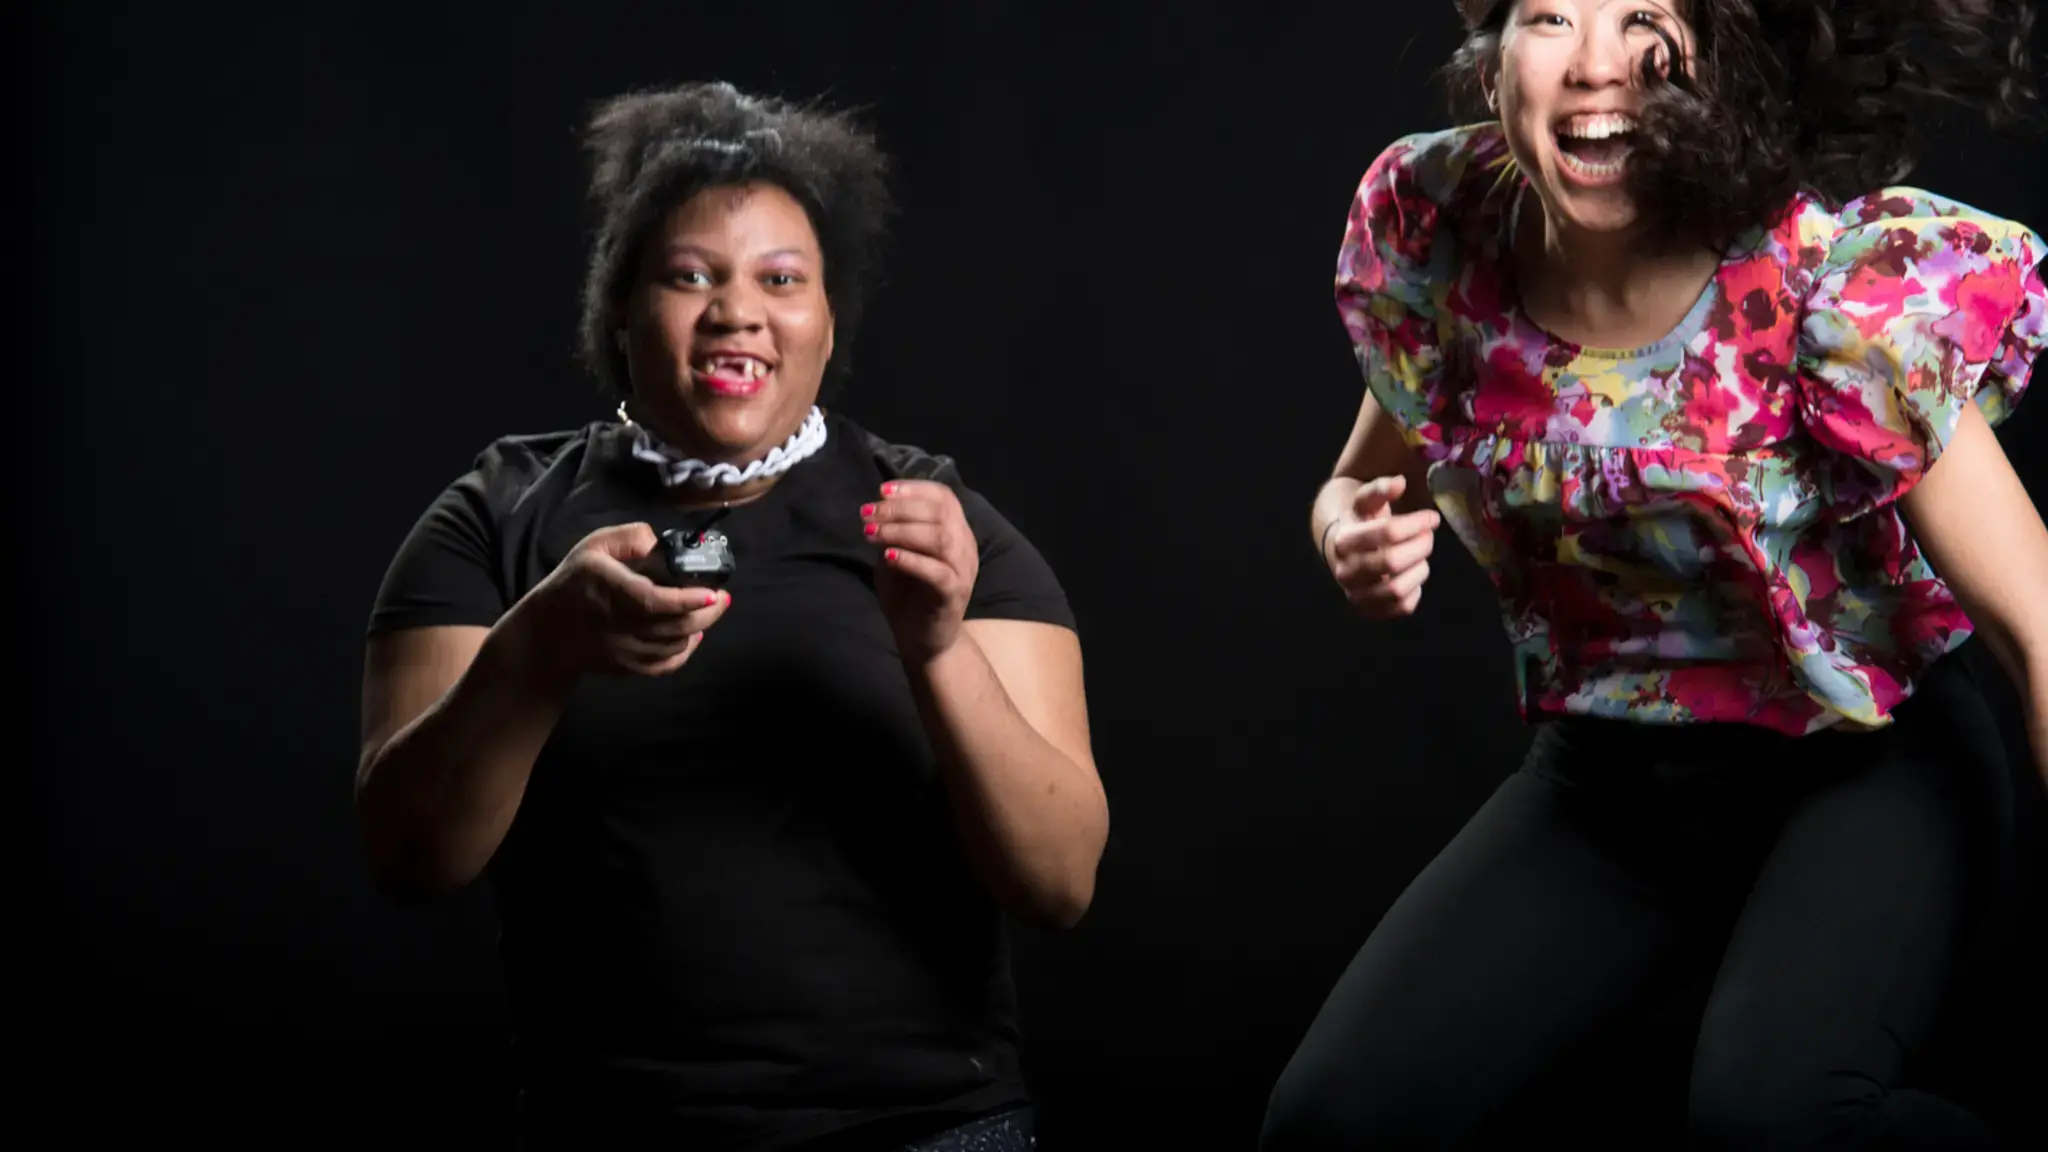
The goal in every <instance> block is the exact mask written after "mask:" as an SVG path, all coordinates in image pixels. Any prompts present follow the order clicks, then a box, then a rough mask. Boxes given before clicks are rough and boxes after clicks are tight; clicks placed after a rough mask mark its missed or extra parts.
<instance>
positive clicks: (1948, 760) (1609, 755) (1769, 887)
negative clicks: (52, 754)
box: [1262, 656, 2010, 1152]
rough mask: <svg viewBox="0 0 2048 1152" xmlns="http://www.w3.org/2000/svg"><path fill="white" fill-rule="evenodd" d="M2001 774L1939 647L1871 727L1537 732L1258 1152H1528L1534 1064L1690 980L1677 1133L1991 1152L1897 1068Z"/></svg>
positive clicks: (1953, 667) (1997, 752) (1411, 893)
mask: <svg viewBox="0 0 2048 1152" xmlns="http://www.w3.org/2000/svg"><path fill="white" fill-rule="evenodd" d="M2006 780H2007V776H2006V774H2005V768H2004V759H2003V751H2002V747H2001V745H2000V744H1999V740H1998V733H1997V729H1996V727H1995V725H1994V723H1993V721H1992V718H1991V715H1990V712H1989V710H1988V709H1987V707H1986V706H1985V703H1984V701H1983V699H1982V697H1981V696H1980V695H1979V693H1978V692H1977V689H1976V686H1975V684H1974V682H1973V681H1972V680H1971V679H1970V676H1969V673H1968V671H1967V666H1966V665H1965V664H1964V663H1963V661H1961V660H1959V659H1957V658H1956V657H1953V656H1951V657H1950V658H1948V659H1945V660H1943V661H1942V662H1940V663H1939V664H1938V665H1937V666H1936V667H1935V668H1934V670H1933V672H1932V673H1931V674H1930V676H1929V677H1928V679H1927V680H1926V682H1925V685H1924V687H1923V688H1922V689H1921V691H1920V692H1919V693H1917V694H1916V695H1915V697H1914V699H1913V700H1911V701H1909V702H1908V703H1906V704H1905V705H1903V706H1902V707H1901V708H1900V709H1899V710H1898V713H1897V720H1896V722H1895V723H1894V724H1893V725H1892V726H1891V727H1889V728H1887V729H1884V730H1880V731H1878V732H1874V733H1850V732H1830V733H1821V734H1816V735H1812V736H1807V737H1803V738H1791V737H1786V736H1782V735H1779V734H1776V733H1772V732H1769V731H1766V730H1763V729H1756V728H1748V727H1743V726H1736V725H1708V726H1700V727H1696V728H1658V727H1652V726H1647V725H1633V724H1629V723H1627V722H1623V721H1608V720H1577V719H1573V720H1561V721H1555V722H1551V723H1548V724H1545V725H1543V726H1541V727H1540V728H1539V730H1538V735H1537V738H1536V740H1535V743H1534V746H1533V747H1532V749H1531V751H1530V753H1529V756H1528V759H1527V760H1526V761H1525V762H1524V764H1523V766H1522V769H1521V771H1519V772H1518V773H1516V774H1515V775H1513V776H1511V777H1509V778H1508V780H1507V781H1505V782H1504V783H1503V784H1502V785H1501V787H1500V788H1499V790H1498V791H1497V792H1496V793H1495V794H1494V795H1493V797H1492V798H1491V799H1490V800H1489V801H1488V802H1487V803H1486V804H1485V805H1484V806H1482V808H1481V809H1480V811H1479V812H1478V813H1477V814H1476V815H1475V816H1474V817H1473V818H1472V820H1471V821H1470V823H1469V824H1467V825H1466V827H1465V828H1464V829H1463V830H1462V831H1461V832H1460V833H1459V835H1458V836H1457V837H1456V838H1454V839H1453V840H1452V842H1451V843H1450V845H1449V846H1447V847H1446V848H1445V849H1444V851H1443V852H1442V853H1441V854H1440V855H1439V856H1438V857H1437V858H1436V859H1435V860H1434V861H1433V862H1432V863H1431V864H1430V865H1429V866H1428V868H1426V869H1425V870H1424V871H1423V872H1422V874H1421V875H1420V876H1418V877H1417V878H1416V880H1415V881H1414V883H1413V884H1412V885H1410V887H1409V888H1408V890H1407V891H1406V892H1404V893H1403V894H1402V896H1401V898H1400V899H1399V900H1398V901H1396V902H1395V904H1394V906H1393V907H1392V908H1391V909H1389V910H1388V912H1387V914H1386V916H1385V917H1384V918H1383V919H1382V920H1381V922H1380V924H1379V926H1378V928H1377V929H1375V931H1374V932H1373V934H1372V936H1371V937H1370V938H1369V939H1368V940H1367V941H1366V943H1365V946H1364V947H1363V948H1362V949H1361V950H1360V951H1359V953H1358V956H1357V957H1356V958H1355V959H1354V960H1353V961H1352V963H1351V966H1350V967H1349V968H1348V969H1347V970H1346V972H1345V973H1344V975H1343V977H1342V978H1341V979H1340V980H1339V982H1338V984H1337V986H1336V988H1335V989H1334V990H1333V991H1332V992H1331V994H1330V996H1329V999H1328V1000H1327V1001H1326V1002H1325V1004H1324V1006H1323V1009H1322V1011H1321V1012H1320V1014H1319V1015H1318V1016H1317V1018H1316V1020H1315V1022H1314V1024H1313V1025H1312V1026H1311V1028H1310V1029H1309V1032H1308V1034H1307V1036H1306V1038H1305V1039H1304V1040H1303V1041H1302V1043H1301V1046H1300V1048H1299V1049H1298V1050H1297V1051H1296V1053H1295V1055H1294V1058H1293V1060H1292V1061H1291V1062H1290V1063H1289V1065H1288V1067H1287V1070H1286V1071H1285V1073H1284V1074H1283V1075H1282V1077H1281V1079H1280V1081H1279V1083H1278V1084H1277V1085H1276V1087H1275V1088H1274V1091H1273V1094H1272V1099H1271V1103H1270V1106H1269V1110H1268V1113H1267V1119H1266V1129H1265V1134H1264V1139H1263V1142H1262V1147H1263V1148H1264V1149H1266V1150H1267V1152H1299V1150H1305V1149H1340V1148H1341V1149H1350V1148H1452V1147H1468V1146H1474V1145H1475V1144H1479V1145H1480V1146H1493V1143H1492V1142H1493V1141H1496V1140H1497V1141H1498V1142H1499V1143H1500V1145H1501V1146H1505V1147H1522V1146H1526V1140H1527V1133H1526V1132H1517V1131H1512V1130H1511V1129H1512V1128H1513V1127H1514V1125H1513V1124H1512V1123H1511V1122H1510V1118H1511V1117H1512V1116H1513V1115H1514V1114H1515V1112H1516V1109H1515V1108H1514V1107H1513V1106H1514V1105H1516V1104H1518V1103H1520V1102H1522V1101H1523V1100H1525V1099H1526V1096H1525V1094H1527V1093H1531V1092H1540V1091H1542V1090H1543V1085H1544V1079H1545V1076H1546V1074H1547V1073H1548V1072H1549V1071H1550V1070H1551V1069H1553V1068H1554V1067H1556V1066H1557V1065H1559V1064H1560V1063H1561V1062H1562V1061H1564V1060H1566V1059H1567V1058H1568V1057H1569V1056H1571V1055H1572V1054H1573V1053H1575V1052H1578V1051H1582V1050H1584V1049H1585V1048H1586V1046H1587V1045H1588V1044H1589V1043H1590V1042H1592V1041H1593V1040H1594V1039H1595V1037H1596V1036H1598V1035H1600V1034H1602V1033H1604V1032H1606V1031H1607V1030H1610V1029H1616V1028H1623V1027H1626V1026H1628V1025H1629V1024H1630V1023H1631V1022H1632V1021H1635V1020H1639V1019H1642V1018H1643V1017H1644V1016H1646V1015H1647V1014H1653V1013H1655V1012H1657V1011H1658V1010H1659V1007H1660V1005H1661V1004H1663V1003H1664V1002H1665V1001H1666V1000H1667V998H1669V997H1672V996H1674V995H1677V994H1679V993H1680V992H1681V990H1682V989H1684V988H1685V987H1687V986H1688V985H1689V984H1693V983H1695V982H1699V981H1707V982H1710V983H1711V992H1710V994H1709V995H1708V997H1707V1000H1706V1009H1705V1015H1704V1018H1703V1019H1702V1020H1701V1021H1700V1024H1699V1032H1698V1035H1697V1039H1696V1043H1695V1045H1694V1048H1693V1057H1692V1061H1691V1083H1690V1086H1689V1092H1688V1093H1687V1094H1686V1098H1687V1109H1686V1111H1687V1115H1686V1116H1685V1117H1683V1118H1680V1121H1679V1122H1680V1123H1682V1124H1683V1125H1684V1128H1685V1133H1686V1134H1685V1136H1683V1137H1681V1138H1679V1142H1681V1143H1683V1144H1684V1146H1687V1147H1693V1148H1702V1149H1723V1148H1726V1149H1744V1150H1768V1149H1775V1148H1809V1147H1811V1148H1820V1147H1828V1148H1835V1147H1856V1148H1864V1147H1883V1148H1901V1149H1904V1148H1926V1149H1937V1148H1939V1149H1955V1150H1961V1149H1970V1148H1983V1147H1991V1146H1993V1137H1992V1135H1991V1134H1990V1132H1989V1131H1988V1130H1987V1129H1986V1128H1985V1126H1984V1125H1983V1124H1982V1123H1981V1122H1980V1121H1979V1120H1978V1119H1977V1118H1976V1117H1974V1116H1972V1115H1970V1114H1969V1113H1968V1112H1966V1111H1965V1110H1963V1109H1962V1108H1960V1107H1957V1106H1956V1105H1954V1104H1952V1103H1950V1102H1949V1101H1947V1100H1944V1099H1942V1098H1940V1097H1938V1096H1935V1095H1933V1094H1930V1093H1928V1092H1926V1091H1922V1090H1916V1089H1915V1087H1914V1085H1913V1083H1912V1078H1911V1074H1912V1056H1913V1055H1914V1053H1915V1052H1916V1050H1917V1049H1918V1048H1919V1047H1920V1045H1921V1044H1922V1043H1923V1041H1924V1040H1925V1039H1926V1038H1927V1037H1928V1036H1929V1034H1930V1029H1931V1028H1932V1027H1933V1025H1934V1023H1935V1021H1936V1018H1937V1012H1938V1009H1939V1007H1940V1003H1941V1000H1942V996H1943V994H1944V992H1945V991H1946V990H1947V989H1948V988H1949V986H1950V985H1949V981H1950V979H1951V976H1952V974H1953V973H1954V972H1955V971H1956V964H1957V959H1958V955H1959V952H1960V949H1961V947H1962V945H1963V944H1964V942H1965V941H1967V940H1968V938H1969V933H1970V928H1971V927H1972V925H1973V922H1974V921H1975V918H1976V917H1977V915H1978V913H1979V911H1980V910H1981V909H1982V907H1983V899H1982V898H1983V895H1984V893H1985V892H1987V891H1989V890H1991V889H1992V886H1991V885H1989V884H1987V883H1986V881H1987V879H1988V878H1990V876H1991V869H1993V868H1998V867H2003V866H2004V863H2005V860H2004V855H2003V852H2002V845H2004V844H2005V843H2006V841H2005V839H2004V838H2003V837H2002V836H2001V835H1999V831H2000V828H2001V825H2002V823H2003V822H2004V821H2005V820H2006V819H2007V818H2008V817H2009V810H2008V808H2007V807H2006V805H2007V803H2009V800H2010V794H2009V792H2008V791H2006V790H2005V782H2006ZM1681 1074H1682V1073H1681ZM1600 1106H1601V1105H1600V1102H1598V1101H1592V1102H1589V1103H1588V1107H1593V1108H1598V1107H1600ZM1676 1127H1677V1125H1675V1124H1674V1125H1673V1128H1674V1129H1675V1128H1676ZM1641 1146H1646V1147H1647V1146H1654V1147H1665V1146H1671V1145H1667V1144H1666V1143H1665V1142H1664V1141H1663V1140H1662V1139H1661V1138H1645V1139H1644V1140H1643V1142H1642V1144H1641Z"/></svg>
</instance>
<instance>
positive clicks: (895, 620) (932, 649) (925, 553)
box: [860, 480, 981, 661]
mask: <svg viewBox="0 0 2048 1152" xmlns="http://www.w3.org/2000/svg"><path fill="white" fill-rule="evenodd" d="M860 515H861V520H862V521H863V531H865V532H866V533H867V537H868V539H869V540H871V541H873V542H874V543H875V544H876V545H877V546H878V547H880V548H881V549H882V562H881V564H880V565H879V566H878V568H877V570H876V572H875V594H876V595H877V596H878V597H879V598H880V599H881V602H882V613H883V615H885V616H886V617H888V620H889V627H890V630H891V631H893V632H894V633H895V634H896V648H897V650H898V652H899V653H900V654H901V655H902V657H903V659H905V660H909V661H922V660H929V659H931V658H932V657H935V656H937V655H939V654H940V653H942V652H944V651H946V650H947V649H948V648H950V647H952V646H953V642H954V641H955V640H957V639H958V638H959V636H960V621H961V619H962V617H964V616H965V615H966V612H967V600H968V598H969V597H970V596H972V595H973V594H974V581H975V577H976V576H978V575H979V574H980V571H981V551H980V547H979V545H978V544H977V543H976V541H975V539H974V530H973V529H971V528H969V527H968V526H967V513H966V512H965V511H964V510H963V509H962V508H961V507H960V498H959V497H958V496H957V495H955V494H954V492H953V490H952V489H951V488H949V487H947V486H946V485H944V484H941V483H939V482H937V481H934V480H891V481H889V482H888V483H886V484H884V485H882V498H881V499H880V500H878V501H876V502H875V503H873V504H865V505H862V506H861V510H860Z"/></svg>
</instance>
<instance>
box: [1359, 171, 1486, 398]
mask: <svg viewBox="0 0 2048 1152" xmlns="http://www.w3.org/2000/svg"><path fill="white" fill-rule="evenodd" d="M1464 162H1465V158H1464V157H1463V156H1462V155H1461V154H1460V151H1459V149H1458V148H1457V147H1456V145H1455V144H1453V143H1451V142H1449V141H1447V140H1446V139H1445V138H1444V137H1442V135H1441V134H1438V135H1431V136H1413V137H1407V138H1404V139H1402V140H1398V141H1396V142H1394V143H1393V144H1392V145H1390V146H1388V148H1387V149H1386V151H1384V152H1382V153H1380V155H1379V157H1378V158H1377V159H1376V160H1374V161H1373V163H1372V166H1371V167H1370V168H1368V169H1367V170H1366V173H1365V177H1364V179H1362V180H1361V181H1360V182H1359V186H1358V191H1357V193H1356V194H1355V195H1354V196H1353V197H1352V201H1351V208H1350V212H1349V214H1348V216H1347V217H1346V219H1345V224H1344V240H1343V243H1342V244H1341V245H1340V246H1339V247H1338V250H1337V277H1336V296H1337V314H1338V316H1339V317H1340V318H1341V319H1342V320H1343V322H1344V332H1345V335H1346V336H1347V337H1348V338H1349V340H1350V342H1351V348H1352V352H1353V353H1354V354H1355V355H1356V356H1357V358H1358V366H1359V370H1360V371H1361V372H1362V373H1363V374H1364V376H1365V384H1366V387H1367V388H1368V389H1369V390H1370V391H1371V392H1372V395H1373V398H1374V399H1376V400H1378V401H1379V403H1380V406H1381V407H1382V408H1385V409H1386V410H1387V411H1389V412H1390V413H1392V414H1393V415H1394V417H1395V418H1396V419H1397V420H1398V421H1399V422H1400V423H1401V424H1402V425H1403V426H1404V427H1408V428H1414V427H1416V426H1417V425H1419V424H1421V423H1423V422H1424V421H1426V420H1427V419H1428V413H1429V411H1430V410H1431V408H1432V407H1433V404H1432V401H1433V396H1432V392H1433V390H1434V387H1435V384H1436V379H1437V375H1438V369H1439V365H1440V363H1441V354H1440V351H1439V348H1438V334H1437V321H1438V293H1437V286H1438V285H1440V284H1445V283H1447V280H1446V274H1447V272H1448V269H1447V268H1445V267H1442V265H1444V264H1446V263H1447V261H1449V260H1450V258H1451V250H1452V248H1454V247H1455V245H1453V244H1449V243H1439V236H1440V233H1441V231H1442V228H1441V225H1442V223H1443V221H1442V219H1441V218H1442V216H1443V213H1444V208H1443V205H1444V203H1445V201H1446V200H1447V199H1448V198H1449V194H1450V190H1451V189H1452V188H1453V187H1455V185H1456V184H1457V182H1458V180H1459V178H1460V177H1461V175H1462V169H1463V166H1464Z"/></svg>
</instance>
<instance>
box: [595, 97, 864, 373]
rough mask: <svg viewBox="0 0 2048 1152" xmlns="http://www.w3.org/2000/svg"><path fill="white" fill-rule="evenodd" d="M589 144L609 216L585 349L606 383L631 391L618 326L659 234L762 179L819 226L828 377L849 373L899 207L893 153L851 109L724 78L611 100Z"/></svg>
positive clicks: (600, 237) (601, 214)
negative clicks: (683, 214) (757, 91)
mask: <svg viewBox="0 0 2048 1152" xmlns="http://www.w3.org/2000/svg"><path fill="white" fill-rule="evenodd" d="M585 144H586V145H587V147H588V148H589V149H590V151H591V153H592V154H593V156H594V160H595V164H594V168H593V171H592V173H591V180H590V199H591V201H592V202H593V204H594V206H595V207H596V210H597V213H598V224H597V235H596V240H595V243H594V244H593V245H592V249H591V254H590V267H589V270H588V273H587V275H586V277H585V279H584V285H583V323H582V354H583V361H584V363H585V365H586V366H587V367H588V368H589V369H590V371H591V372H592V373H593V374H594V375H595V376H596V377H597V379H598V381H599V383H600V384H602V385H603V386H604V387H605V388H607V389H608V390H610V391H611V392H613V393H614V394H616V395H619V396H624V395H626V394H627V393H628V391H629V390H630V385H629V383H628V381H627V376H626V366H625V355H624V353H622V352H620V351H619V350H618V348H617V346H616V345H615V344H614V343H613V340H612V333H613V331H614V330H615V329H616V328H617V327H618V313H619V308H620V307H621V305H623V304H624V302H625V300H626V297H627V296H628V295H629V294H630V292H631V291H632V286H633V279H634V276H635V274H636V272H637V271H638V263H639V259H640V249H641V245H642V244H644V243H645V242H646V240H647V236H648V233H649V232H650V231H651V230H653V228H654V227H655V226H656V225H657V224H659V223H660V222H661V221H662V219H663V218H665V217H666V216H667V214H668V213H669V212H670V211H672V210H674V208H675V207H676V206H677V205H679V204H682V203H684V202H685V201H687V200H689V199H690V197H692V196H695V195H696V194H697V193H699V192H702V191H704V190H705V189H707V188H717V187H730V186H733V185H738V184H747V183H754V182H761V183H767V184H772V185H774V186H776V187H779V188H781V189H782V190H783V191H785V192H787V193H789V194H790V195H791V196H792V197H794V198H795V199H796V201H797V203H799V204H801V205H803V208H804V212H805V214H806V215H807V216H809V218H810V222H811V228H812V229H813V230H814V231H815V232H817V234H818V246H819V248H820V250H821V253H822V255H823V258H824V265H825V266H824V280H825V298H826V300H827V301H828V302H830V304H831V305H832V315H833V319H834V322H835V328H836V333H837V336H836V340H835V350H834V354H833V357H832V363H831V364H830V366H829V367H828V379H831V380H835V381H836V380H837V379H839V378H841V377H843V376H844V375H845V373H846V371H847V370H848V367H849V363H848V362H849V358H850V357H849V350H850V349H851V347H852V343H853V334H854V330H855V329H856V328H857V327H858V325H859V323H860V317H861V309H862V305H863V303H864V302H865V298H866V296H867V293H868V291H869V289H870V288H871V287H872V285H873V282H874V280H875V277H876V272H877V265H878V263H879V259H880V255H881V246H882V238H883V234H884V231H885V229H886V228H887V225H888V222H889V217H890V215H891V213H892V211H893V205H892V202H891V197H890V193H889V188H888V175H889V168H890V165H889V162H888V158H887V157H886V156H884V155H883V153H882V150H881V148H880V147H879V145H878V144H877V143H876V141H875V137H874V135H873V134H872V133H871V132H869V131H868V130H867V129H865V128H863V127H862V126H861V125H859V124H858V123H857V122H856V121H855V120H854V118H853V114H852V113H851V112H847V111H832V110H827V109H824V108H821V107H818V106H815V105H803V104H797V103H792V102H790V101H786V100H782V99H778V98H774V97H763V96H754V95H749V94H747V93H744V92H741V91H740V90H739V89H737V88H735V87H733V86H732V85H730V84H726V83H722V82H717V83H701V84H684V85H681V86H679V87H674V88H666V89H659V90H643V91H637V92H631V93H627V94H626V95H622V96H617V97H614V98H612V99H610V100H606V101H605V102H603V103H602V104H601V105H600V106H599V107H598V109H597V111H596V113H595V114H594V115H593V116H592V117H591V119H590V123H589V126H588V128H587V130H586V134H585Z"/></svg>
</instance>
